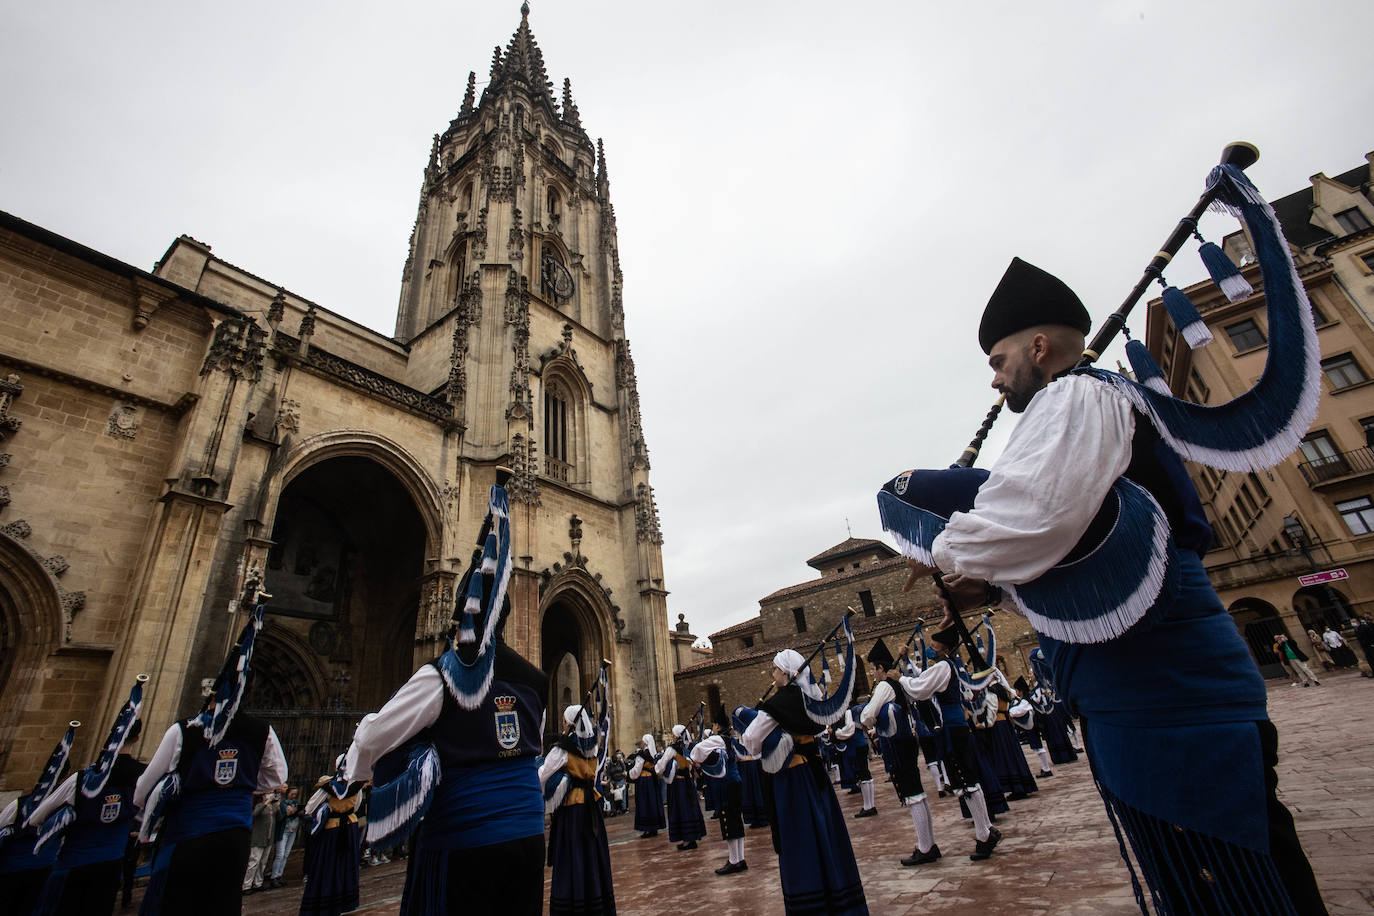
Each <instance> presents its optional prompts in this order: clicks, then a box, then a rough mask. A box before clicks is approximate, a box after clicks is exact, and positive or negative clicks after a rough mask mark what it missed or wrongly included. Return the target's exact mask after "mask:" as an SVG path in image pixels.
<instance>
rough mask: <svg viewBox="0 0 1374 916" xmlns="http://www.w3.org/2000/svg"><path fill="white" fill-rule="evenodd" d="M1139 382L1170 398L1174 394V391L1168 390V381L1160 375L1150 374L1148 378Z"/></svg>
mask: <svg viewBox="0 0 1374 916" xmlns="http://www.w3.org/2000/svg"><path fill="white" fill-rule="evenodd" d="M1140 384H1142V385H1144V386H1145V387H1146V388H1149V389H1150V390H1151V391H1158V392H1159V393H1160V394H1162V395H1164V396H1165V397H1166V398H1171V397H1173V396H1174V393H1173V392H1172V391H1170V390H1169V383H1168V382H1166V381H1164V376H1162V375H1154V376H1151V377H1150V378H1148V379H1146V380H1145V381H1143V382H1141V383H1140Z"/></svg>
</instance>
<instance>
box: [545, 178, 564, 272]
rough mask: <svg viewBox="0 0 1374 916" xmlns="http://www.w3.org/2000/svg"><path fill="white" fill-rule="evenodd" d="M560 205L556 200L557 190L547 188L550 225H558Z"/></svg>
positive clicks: (561, 215) (560, 217) (557, 199)
mask: <svg viewBox="0 0 1374 916" xmlns="http://www.w3.org/2000/svg"><path fill="white" fill-rule="evenodd" d="M561 204H562V202H561V201H560V200H559V198H558V189H557V188H549V200H548V210H549V222H550V223H551V224H552V225H555V226H556V225H558V221H559V220H560V219H562V218H563V214H562V206H561ZM545 257H547V255H545Z"/></svg>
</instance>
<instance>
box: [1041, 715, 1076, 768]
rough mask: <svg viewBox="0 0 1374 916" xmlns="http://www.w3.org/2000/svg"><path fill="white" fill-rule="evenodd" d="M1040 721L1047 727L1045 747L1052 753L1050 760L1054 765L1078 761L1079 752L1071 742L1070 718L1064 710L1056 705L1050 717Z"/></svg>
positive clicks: (1042, 718) (1043, 717) (1046, 716)
mask: <svg viewBox="0 0 1374 916" xmlns="http://www.w3.org/2000/svg"><path fill="white" fill-rule="evenodd" d="M1040 721H1041V722H1043V723H1044V725H1045V745H1046V747H1047V749H1048V750H1049V752H1050V760H1051V761H1053V762H1054V763H1073V762H1074V761H1076V760H1077V759H1078V752H1077V751H1075V750H1074V749H1073V744H1071V743H1070V742H1069V724H1068V723H1069V717H1068V716H1067V715H1065V714H1064V710H1063V708H1062V707H1061V706H1060V705H1059V704H1058V703H1055V704H1054V708H1053V709H1051V710H1050V711H1049V714H1048V715H1045V716H1042V717H1041V718H1040Z"/></svg>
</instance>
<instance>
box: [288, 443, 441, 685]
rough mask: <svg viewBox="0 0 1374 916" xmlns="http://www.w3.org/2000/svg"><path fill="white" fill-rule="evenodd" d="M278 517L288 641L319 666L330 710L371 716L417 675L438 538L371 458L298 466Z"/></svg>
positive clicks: (338, 457) (407, 490) (397, 482)
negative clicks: (423, 586) (431, 557)
mask: <svg viewBox="0 0 1374 916" xmlns="http://www.w3.org/2000/svg"><path fill="white" fill-rule="evenodd" d="M293 470H294V473H292V474H291V476H290V479H289V480H288V481H287V483H286V484H285V486H283V487H282V489H281V491H280V494H279V496H278V498H277V501H276V508H275V512H274V517H273V527H272V536H271V539H272V547H271V549H270V550H269V552H268V555H267V562H266V579H267V587H268V590H269V591H270V592H271V593H272V598H271V599H270V600H269V601H268V604H267V613H268V619H269V620H271V621H272V623H273V625H274V626H275V627H276V628H277V629H276V630H274V631H273V632H276V633H277V639H278V642H279V643H282V644H283V645H285V643H284V642H282V641H283V640H284V638H285V636H286V635H287V634H289V636H290V639H291V645H292V646H294V647H295V649H294V651H296V652H299V653H301V654H304V655H305V656H307V657H309V658H311V659H312V661H313V663H314V664H316V665H318V668H319V672H320V673H319V674H318V675H317V676H316V678H315V680H316V684H315V685H314V686H313V688H312V689H313V690H314V691H315V692H316V695H317V696H319V698H320V700H321V702H320V705H321V706H327V707H331V708H336V709H341V710H372V709H376V708H378V707H379V706H381V705H382V704H383V703H384V702H386V700H387V698H388V697H389V696H391V694H392V693H393V692H394V691H395V690H396V688H397V687H399V686H400V685H401V684H402V683H404V682H405V680H406V679H407V678H408V677H410V675H411V674H412V673H413V669H414V655H415V651H414V633H415V624H416V620H415V617H416V612H417V609H418V594H419V584H420V580H421V578H422V576H423V575H424V571H425V569H424V558H425V557H426V556H427V555H428V551H429V549H430V545H431V544H433V543H434V537H433V535H432V532H431V530H430V527H429V525H428V524H427V520H426V514H425V513H424V512H422V511H421V509H420V507H419V506H418V505H417V503H416V502H415V500H414V498H413V488H412V487H411V486H408V485H407V483H406V482H405V481H403V480H402V479H400V478H398V477H397V475H396V474H395V473H394V472H393V470H392V469H391V468H390V467H388V466H387V465H386V464H385V463H383V462H379V461H376V460H373V458H372V457H370V456H365V455H359V454H347V453H338V454H334V455H333V456H332V457H326V458H324V459H323V460H318V461H308V462H302V463H300V464H298V465H297V466H296V467H295V468H294V469H293Z"/></svg>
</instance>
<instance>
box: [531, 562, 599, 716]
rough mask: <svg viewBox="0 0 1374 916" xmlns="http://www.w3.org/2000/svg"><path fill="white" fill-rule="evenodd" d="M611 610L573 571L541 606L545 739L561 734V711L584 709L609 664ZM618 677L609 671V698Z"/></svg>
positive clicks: (556, 582) (593, 586) (560, 579)
mask: <svg viewBox="0 0 1374 916" xmlns="http://www.w3.org/2000/svg"><path fill="white" fill-rule="evenodd" d="M611 615H612V612H611V609H610V607H609V606H608V605H607V603H606V600H605V597H604V592H603V591H602V590H601V588H600V586H599V585H598V584H597V583H596V581H595V580H594V579H593V578H592V577H591V576H589V575H587V574H586V572H585V571H584V570H581V569H570V570H568V571H566V572H565V573H563V574H562V575H561V576H559V577H558V578H557V579H555V580H554V581H553V582H552V583H551V584H550V586H549V588H548V589H547V590H546V592H545V595H544V599H543V600H542V601H541V602H540V616H539V619H540V624H539V667H540V668H542V669H543V670H544V672H545V673H546V674H548V676H549V699H548V715H547V716H546V717H545V726H544V728H545V738H546V739H551V738H553V737H554V736H556V735H557V734H558V733H559V731H560V730H561V728H562V722H563V709H564V708H565V707H566V706H568V705H571V704H572V703H580V702H581V701H582V698H583V696H584V695H585V694H586V691H587V689H588V688H589V687H591V684H592V681H593V679H594V678H595V677H596V676H597V672H598V671H600V668H601V660H602V659H603V658H610V655H611V639H610V636H609V633H610V626H609V621H610V619H611ZM615 677H616V672H615V669H614V668H612V669H611V674H610V678H611V684H612V686H611V694H612V696H614V695H615V687H614V682H615Z"/></svg>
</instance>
